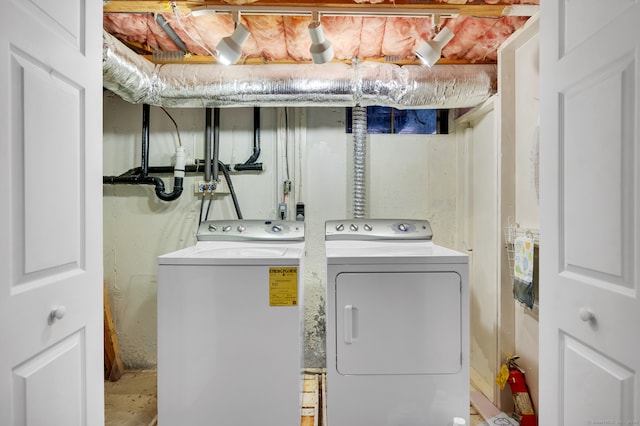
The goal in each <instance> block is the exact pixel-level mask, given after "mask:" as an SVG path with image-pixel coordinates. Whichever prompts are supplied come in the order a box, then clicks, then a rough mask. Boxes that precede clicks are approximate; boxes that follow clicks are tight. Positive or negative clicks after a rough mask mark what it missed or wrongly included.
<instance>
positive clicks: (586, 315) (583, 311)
mask: <svg viewBox="0 0 640 426" xmlns="http://www.w3.org/2000/svg"><path fill="white" fill-rule="evenodd" d="M578 312H579V313H580V319H581V320H582V321H584V322H590V321H593V320H595V319H596V316H595V315H593V312H591V309H589V308H585V307H582V308H580V310H579V311H578Z"/></svg>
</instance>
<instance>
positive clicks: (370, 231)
mask: <svg viewBox="0 0 640 426" xmlns="http://www.w3.org/2000/svg"><path fill="white" fill-rule="evenodd" d="M432 238H433V232H432V231H431V225H430V224H429V221H427V220H414V219H406V220H405V219H344V220H328V221H326V222H325V240H327V241H329V240H431V239H432Z"/></svg>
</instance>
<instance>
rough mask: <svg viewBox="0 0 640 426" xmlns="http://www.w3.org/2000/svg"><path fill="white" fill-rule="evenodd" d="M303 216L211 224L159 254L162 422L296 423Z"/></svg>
mask: <svg viewBox="0 0 640 426" xmlns="http://www.w3.org/2000/svg"><path fill="white" fill-rule="evenodd" d="M303 259H304V224H303V222H288V221H270V220H237V221H207V222H203V223H202V224H200V226H199V229H198V232H197V242H196V244H195V245H194V246H192V247H189V248H186V249H183V250H179V251H176V252H174V253H169V254H166V255H163V256H160V257H159V258H158V301H157V303H158V423H159V424H161V425H165V426H171V425H185V426H211V425H220V426H226V425H237V426H255V425H273V426H285V425H297V424H299V422H300V407H301V404H300V400H301V386H302V380H303V377H302V370H303V343H302V342H303V313H302V309H303V303H302V301H303V281H302V277H303V263H304V262H303Z"/></svg>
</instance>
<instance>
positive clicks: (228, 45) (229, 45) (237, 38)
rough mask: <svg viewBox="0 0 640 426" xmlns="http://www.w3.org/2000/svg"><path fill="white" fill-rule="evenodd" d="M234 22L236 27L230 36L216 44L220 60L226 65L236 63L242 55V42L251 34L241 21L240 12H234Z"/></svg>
mask: <svg viewBox="0 0 640 426" xmlns="http://www.w3.org/2000/svg"><path fill="white" fill-rule="evenodd" d="M233 23H234V24H235V26H236V28H235V30H233V34H231V36H229V37H224V38H223V39H222V40H220V43H218V45H217V46H216V50H217V51H218V56H217V58H218V61H219V62H220V63H222V64H225V65H230V64H235V63H236V62H238V59H240V56H242V44H243V43H244V42H245V41H247V39H248V38H249V35H250V34H251V33H250V32H249V30H248V29H247V27H245V26H244V25H243V24H242V23H241V22H240V12H233Z"/></svg>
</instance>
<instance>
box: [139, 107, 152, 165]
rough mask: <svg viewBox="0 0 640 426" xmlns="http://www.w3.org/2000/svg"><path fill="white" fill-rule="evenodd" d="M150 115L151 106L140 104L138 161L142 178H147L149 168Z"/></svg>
mask: <svg viewBox="0 0 640 426" xmlns="http://www.w3.org/2000/svg"><path fill="white" fill-rule="evenodd" d="M150 113H151V106H150V105H149V104H142V154H141V155H140V157H141V158H140V161H141V163H142V171H141V172H140V174H141V175H142V176H147V171H148V167H149V121H150V120H149V115H150Z"/></svg>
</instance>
